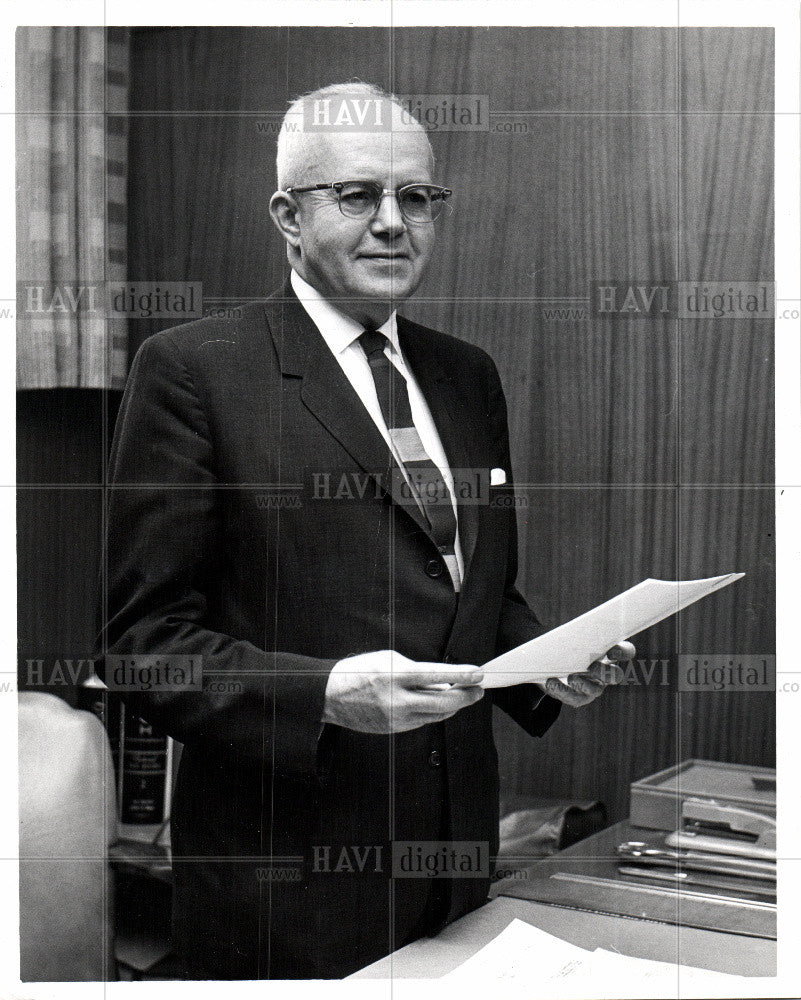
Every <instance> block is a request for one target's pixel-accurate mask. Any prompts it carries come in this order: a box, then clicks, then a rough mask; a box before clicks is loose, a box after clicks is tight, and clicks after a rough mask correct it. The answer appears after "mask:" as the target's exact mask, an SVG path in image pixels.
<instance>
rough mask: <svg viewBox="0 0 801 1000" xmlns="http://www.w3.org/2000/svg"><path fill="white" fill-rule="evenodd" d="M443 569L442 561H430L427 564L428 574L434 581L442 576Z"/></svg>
mask: <svg viewBox="0 0 801 1000" xmlns="http://www.w3.org/2000/svg"><path fill="white" fill-rule="evenodd" d="M442 569H443V567H442V560H441V559H429V560H428V562H427V563H426V573H428V575H429V576H430V577H431V578H432V579H433V580H436V578H437V577H438V576H442Z"/></svg>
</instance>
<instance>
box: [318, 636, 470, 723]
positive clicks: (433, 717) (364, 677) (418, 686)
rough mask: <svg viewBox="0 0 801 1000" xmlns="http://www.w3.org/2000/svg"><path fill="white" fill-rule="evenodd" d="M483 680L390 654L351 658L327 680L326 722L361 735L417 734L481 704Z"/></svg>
mask: <svg viewBox="0 0 801 1000" xmlns="http://www.w3.org/2000/svg"><path fill="white" fill-rule="evenodd" d="M483 677H484V674H483V673H482V671H481V670H480V669H479V668H478V667H474V666H470V665H455V666H451V665H449V664H446V663H420V662H417V661H415V660H410V659H408V658H407V657H405V656H402V655H401V654H400V653H396V652H394V651H393V650H391V649H382V650H379V651H378V652H375V653H361V654H360V655H358V656H350V657H348V658H347V659H345V660H340V661H339V663H337V664H336V666H335V667H334V669H333V670H332V671H331V673H330V675H329V677H328V686H327V687H326V689H325V708H324V710H323V718H322V721H323V722H330V723H333V724H334V725H335V726H344V727H345V728H346V729H355V730H357V731H358V732H360V733H402V732H406V731H407V730H409V729H417V728H418V726H425V725H427V724H428V723H430V722H442V720H443V719H447V718H449V717H450V716H451V715H454V714H455V713H456V712H458V711H459V710H460V709H462V708H467V706H468V705H473V704H475V703H476V702H477V701H480V700H481V698H482V697H483V695H484V690H483V688H480V687H478V685H479V683H480V682H481V680H482V679H483ZM434 685H437V687H434ZM450 685H457V686H454V687H451V686H450Z"/></svg>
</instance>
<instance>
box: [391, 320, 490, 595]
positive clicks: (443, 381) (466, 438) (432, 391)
mask: <svg viewBox="0 0 801 1000" xmlns="http://www.w3.org/2000/svg"><path fill="white" fill-rule="evenodd" d="M398 340H399V341H400V345H401V350H402V352H403V356H404V358H405V359H406V361H407V363H408V365H409V367H410V368H411V370H412V372H413V373H414V377H415V378H416V379H417V384H418V385H419V386H420V390H421V391H422V393H423V395H424V396H425V400H426V402H427V403H428V408H429V410H430V411H431V416H432V417H433V419H434V424H435V426H436V428H437V431H438V433H439V437H440V440H441V441H442V447H443V448H444V450H445V456H446V458H447V459H448V465H449V466H450V468H451V470H454V469H457V470H458V469H465V470H469V469H471V467H472V463H471V458H472V451H471V444H472V442H474V441H475V440H477V435H478V434H479V433H480V428H479V427H477V426H476V415H475V414H474V413H473V411H472V409H471V408H470V407H467V406H465V405H464V404H463V402H462V400H461V399H460V398H459V395H458V392H457V390H456V386H455V385H454V383H453V380H452V378H451V375H450V373H449V371H448V369H447V368H446V366H445V365H444V364H443V361H442V358H440V357H438V356H437V354H436V352H435V351H434V350H432V345H431V343H430V338H428V337H426V335H425V331H422V330H419V329H416V328H415V325H414V324H412V323H410V322H409V321H408V320H406V319H404V318H403V317H402V316H399V317H398ZM456 485H457V489H456V493H457V496H456V507H457V511H458V521H459V541H460V544H461V547H462V561H463V563H464V576H465V578H467V572H468V569H469V568H470V563H471V561H472V558H473V553H474V551H475V547H476V541H477V538H478V525H479V510H480V508H479V506H478V505H477V504H476V503H465V502H463V501H462V498H461V496H460V495H459V488H458V483H457V484H456Z"/></svg>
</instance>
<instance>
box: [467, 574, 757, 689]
mask: <svg viewBox="0 0 801 1000" xmlns="http://www.w3.org/2000/svg"><path fill="white" fill-rule="evenodd" d="M743 576H745V573H724V575H723V576H711V577H708V578H707V579H705V580H643V581H642V583H638V584H637V585H636V586H635V587H631V589H629V590H625V591H623V593H622V594H618V595H617V597H613V598H612V599H611V600H609V601H606V602H605V603H604V604H599V605H598V607H597V608H593V609H592V611H587V612H586V613H585V614H583V615H580V616H579V617H578V618H574V619H573V621H570V622H567V623H566V624H564V625H560V626H559V627H558V628H555V629H552V630H551V631H550V632H546V633H545V634H544V635H541V636H539V637H538V638H537V639H532V640H531V642H525V643H523V645H522V646H517V647H516V648H515V649H511V650H509V652H508V653H503V654H502V655H501V656H497V657H496V658H495V659H494V660H490V661H489V663H485V664H484V666H483V667H482V668H481V669H482V670H483V671H484V682H483V684H482V687H485V688H496V687H508V686H509V685H511V684H523V683H541V682H542V681H544V680H546V679H547V678H548V677H566V676H567V675H568V674H572V673H577V672H579V671H581V670H586V669H587V668H588V667H589V665H590V664H591V663H592V662H593V661H595V660H599V659H600V658H601V657H602V656H604V655H605V653H606V652H607V650H609V649H611V648H612V646H614V645H615V644H616V643H618V642H623V641H624V640H625V639H628V638H629V637H630V636H632V635H636V634H637V633H638V632H642V631H643V630H644V629H646V628H650V627H651V626H652V625H656V623H657V622H661V621H662V619H663V618H668V617H670V615H673V614H675V613H676V612H677V611H681V609H682V608H686V607H687V606H688V605H690V604H693V603H694V602H695V601H698V600H700V599H701V598H702V597H706V596H707V594H711V593H713V592H714V591H716V590H720V588H721V587H726V586H728V585H729V584H730V583H733V582H734V581H735V580H739V579H741V578H742V577H743Z"/></svg>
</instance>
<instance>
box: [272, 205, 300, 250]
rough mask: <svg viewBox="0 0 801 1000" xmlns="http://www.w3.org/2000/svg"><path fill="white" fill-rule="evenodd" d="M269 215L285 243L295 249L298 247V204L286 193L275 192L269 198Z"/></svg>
mask: <svg viewBox="0 0 801 1000" xmlns="http://www.w3.org/2000/svg"><path fill="white" fill-rule="evenodd" d="M270 215H271V217H272V220H273V222H274V223H275V226H276V228H277V229H278V231H279V233H280V234H281V235H282V236H283V237H284V239H285V240H286V241H287V243H288V244H289V245H290V246H291V247H294V248H295V249H297V247H298V246H299V245H300V223H299V222H298V203H297V202H296V201H295V199H294V198H293V197H292V195H291V194H287V193H286V191H276V192H275V194H274V195H273V196H272V198H270Z"/></svg>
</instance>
